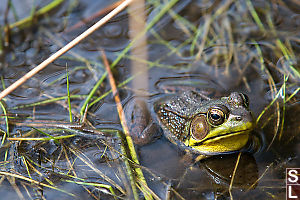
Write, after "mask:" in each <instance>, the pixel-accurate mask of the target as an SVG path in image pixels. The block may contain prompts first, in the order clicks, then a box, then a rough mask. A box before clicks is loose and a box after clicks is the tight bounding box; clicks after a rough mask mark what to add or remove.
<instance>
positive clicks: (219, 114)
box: [207, 107, 228, 126]
mask: <svg viewBox="0 0 300 200" xmlns="http://www.w3.org/2000/svg"><path fill="white" fill-rule="evenodd" d="M227 111H228V109H224V108H222V107H213V108H210V109H209V110H208V113H207V118H208V122H209V124H210V125H212V126H219V125H221V124H223V123H224V121H225V119H226V115H227Z"/></svg>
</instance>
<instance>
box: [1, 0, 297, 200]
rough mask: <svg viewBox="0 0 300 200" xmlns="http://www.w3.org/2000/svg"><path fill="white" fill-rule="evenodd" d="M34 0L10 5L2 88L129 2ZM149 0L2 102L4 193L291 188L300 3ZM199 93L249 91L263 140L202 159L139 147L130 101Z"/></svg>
mask: <svg viewBox="0 0 300 200" xmlns="http://www.w3.org/2000/svg"><path fill="white" fill-rule="evenodd" d="M30 2H31V3H32V4H31V5H30V4H29V3H27V4H24V5H22V4H18V3H16V2H15V1H14V0H5V1H4V3H2V4H1V5H0V30H1V34H0V72H1V73H0V75H1V83H2V90H4V89H5V88H7V87H8V86H9V85H11V84H12V83H13V82H15V81H17V80H18V79H19V78H21V76H22V75H24V74H25V73H26V72H28V71H30V70H31V69H32V68H33V67H34V66H37V65H39V64H40V63H41V62H43V61H44V60H46V59H47V58H48V57H49V56H50V55H51V54H53V53H55V52H56V51H57V50H59V49H61V48H62V47H63V46H64V44H67V43H68V42H69V41H71V40H73V39H74V38H75V37H76V36H77V35H79V34H80V33H82V32H83V31H85V30H86V29H87V28H88V27H90V26H91V25H92V24H94V23H95V22H96V21H97V20H100V19H101V18H102V17H103V16H105V15H106V14H107V13H109V12H110V11H111V10H113V9H114V8H117V7H118V6H120V5H121V4H122V3H124V1H104V0H102V1H96V2H95V1H84V0H53V1H50V0H49V1H30ZM139 3H142V4H139V5H134V1H133V2H130V5H129V6H130V8H126V9H125V10H123V11H121V12H120V13H119V14H118V15H117V16H115V17H114V18H112V19H111V20H110V21H109V22H107V23H106V24H105V25H103V26H102V27H101V28H100V29H98V30H96V31H95V32H93V33H92V34H91V35H89V36H88V37H86V38H85V39H84V40H83V41H81V43H79V44H78V45H77V46H75V47H74V48H73V49H71V50H70V51H68V52H67V53H66V54H65V55H63V56H61V57H59V58H58V59H56V60H54V61H53V63H51V64H49V65H48V66H47V67H46V68H45V69H44V70H42V71H40V72H39V73H37V74H36V75H35V76H33V77H31V78H30V79H29V80H28V81H27V82H25V83H24V84H22V85H20V86H19V87H18V88H17V89H16V90H15V91H13V92H12V93H10V94H9V95H7V96H6V97H4V98H3V99H2V100H1V101H0V106H1V125H0V135H1V137H2V138H1V147H0V150H1V151H0V177H1V178H0V180H1V182H0V184H1V187H0V193H1V194H2V196H3V197H4V196H5V197H7V198H19V199H54V198H55V199H60V198H64V199H71V198H76V199H123V198H125V199H143V198H145V199H213V198H225V199H227V198H228V199H243V198H245V197H247V198H248V199H254V198H261V199H262V198H267V199H282V198H285V183H284V179H285V174H284V173H285V168H287V167H299V166H300V161H299V156H300V151H299V146H300V127H299V120H298V118H299V113H300V112H299V111H300V110H299V108H300V106H299V93H298V92H299V88H300V87H299V82H300V72H299V68H300V65H299V56H298V55H299V53H300V48H299V45H300V44H299V43H300V24H299V22H300V18H299V10H300V4H299V3H298V1H296V0H289V1H281V0H276V1H272V0H270V1H254V0H238V1H233V0H221V1H218V0H216V1H214V0H197V1H191V0H181V1H179V0H166V1H162V0H146V1H145V2H144V5H143V1H139ZM139 14H142V15H139ZM134 16H138V17H136V18H135V19H134ZM130 23H132V24H130ZM137 24H139V25H140V26H138V25H137ZM134 65H136V66H137V67H133V68H131V66H134ZM146 80H148V82H147V81H146ZM145 82H147V83H145ZM191 89H192V90H195V91H209V92H211V91H213V93H214V95H216V96H222V95H227V94H229V93H230V92H232V91H241V92H244V93H247V94H248V95H249V97H250V109H251V110H252V111H253V115H254V116H255V117H256V119H257V120H256V124H257V129H256V130H255V134H257V135H259V138H260V139H261V141H260V142H261V144H262V145H261V146H260V147H259V149H256V151H255V152H252V154H251V155H250V154H247V153H245V154H244V153H238V154H233V155H226V156H225V155H223V156H216V157H212V158H210V159H206V160H203V161H200V162H195V160H193V158H190V157H189V156H187V155H183V153H182V152H180V151H179V150H178V149H176V147H175V146H173V145H171V144H170V143H169V142H168V141H167V140H165V139H164V138H161V139H159V140H158V141H155V142H153V143H152V144H149V145H147V146H144V147H141V146H137V145H134V144H133V142H132V140H131V138H130V134H129V133H128V132H129V130H128V127H126V121H125V119H124V117H123V115H124V110H123V109H124V106H126V104H127V103H128V102H129V101H130V100H131V99H132V98H133V97H135V96H139V97H143V98H144V99H145V101H147V102H148V103H149V104H153V103H154V102H155V100H156V99H157V98H159V97H161V96H163V95H164V93H176V92H179V91H182V90H191ZM204 93H205V92H204ZM205 94H206V93H205ZM119 119H120V120H119ZM208 183H209V184H208Z"/></svg>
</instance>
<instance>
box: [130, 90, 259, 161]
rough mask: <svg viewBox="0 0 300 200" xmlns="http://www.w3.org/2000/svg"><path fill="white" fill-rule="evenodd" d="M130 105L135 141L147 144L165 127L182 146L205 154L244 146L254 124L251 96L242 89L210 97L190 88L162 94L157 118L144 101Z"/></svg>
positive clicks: (166, 132)
mask: <svg viewBox="0 0 300 200" xmlns="http://www.w3.org/2000/svg"><path fill="white" fill-rule="evenodd" d="M131 109H132V110H134V111H133V112H131V113H130V114H127V117H126V118H127V120H128V121H129V129H130V130H131V131H130V132H131V135H132V137H133V140H134V142H135V143H137V144H139V145H145V144H148V143H149V142H150V141H152V138H153V137H154V136H153V135H155V137H158V136H157V135H159V134H157V132H159V130H162V132H163V135H164V136H165V137H166V138H167V139H168V140H169V141H170V142H171V143H173V144H175V145H176V146H178V147H179V148H180V149H182V150H184V151H188V152H191V153H194V154H198V155H203V156H204V157H210V156H212V155H220V154H229V153H233V152H237V151H239V150H241V149H243V148H244V147H245V146H246V144H247V143H248V140H249V138H250V136H251V131H252V130H253V129H254V127H255V122H254V118H253V115H252V113H251V111H250V110H249V98H248V96H247V95H246V94H243V93H239V92H232V93H230V94H229V96H224V97H220V98H208V97H206V96H203V95H202V94H201V93H198V92H195V91H187V92H182V93H181V94H179V95H175V96H173V97H168V98H163V99H161V100H159V101H157V102H155V103H154V106H153V109H154V113H155V117H153V118H154V119H155V120H154V119H153V118H152V117H150V116H149V115H150V112H149V111H148V109H147V105H146V103H143V101H140V100H138V101H135V102H134V104H133V106H131ZM142 113H143V114H142ZM144 114H145V115H144Z"/></svg>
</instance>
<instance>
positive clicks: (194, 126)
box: [190, 114, 209, 140]
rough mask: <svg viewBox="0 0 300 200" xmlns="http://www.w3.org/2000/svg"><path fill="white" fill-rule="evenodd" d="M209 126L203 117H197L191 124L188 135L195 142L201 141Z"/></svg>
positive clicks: (201, 115)
mask: <svg viewBox="0 0 300 200" xmlns="http://www.w3.org/2000/svg"><path fill="white" fill-rule="evenodd" d="M208 132H209V126H208V123H207V120H206V117H205V115H203V114H200V115H197V116H196V117H195V118H194V119H193V120H192V122H191V126H190V133H191V136H192V137H193V138H194V139H195V140H202V139H203V138H205V137H206V136H207V134H208Z"/></svg>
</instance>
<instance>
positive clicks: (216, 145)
mask: <svg viewBox="0 0 300 200" xmlns="http://www.w3.org/2000/svg"><path fill="white" fill-rule="evenodd" d="M250 132H251V130H250V129H248V130H241V131H236V132H233V133H227V134H224V135H219V136H217V137H214V138H211V139H208V140H206V141H204V142H202V143H201V144H199V145H192V146H191V147H192V148H193V149H195V150H196V151H198V152H199V153H201V154H205V155H218V154H225V153H230V152H234V151H238V150H240V149H242V148H243V147H244V146H245V145H246V144H247V142H248V140H249V137H250Z"/></svg>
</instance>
